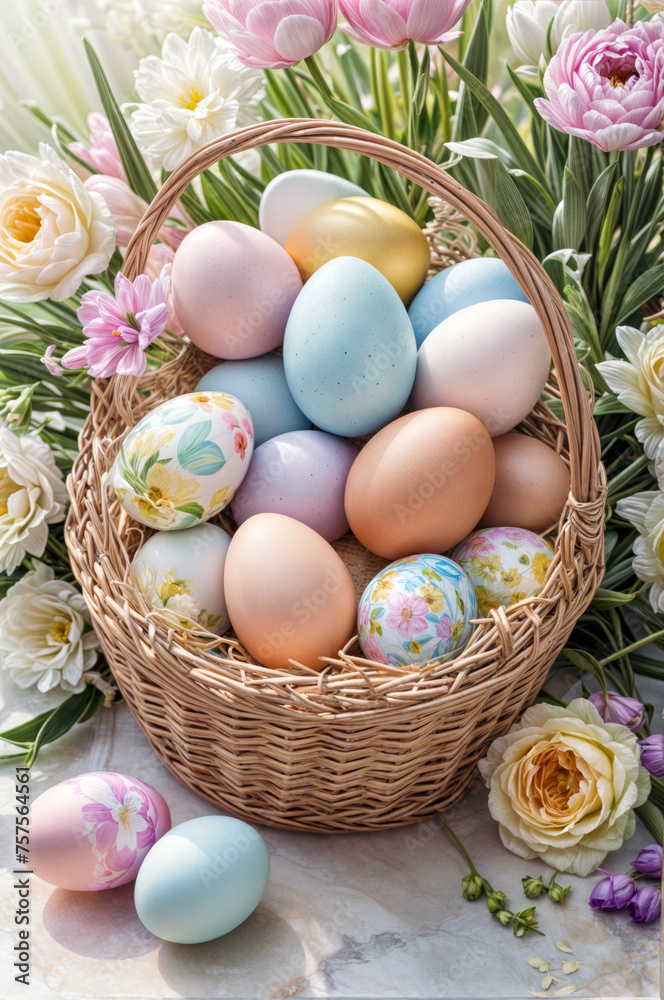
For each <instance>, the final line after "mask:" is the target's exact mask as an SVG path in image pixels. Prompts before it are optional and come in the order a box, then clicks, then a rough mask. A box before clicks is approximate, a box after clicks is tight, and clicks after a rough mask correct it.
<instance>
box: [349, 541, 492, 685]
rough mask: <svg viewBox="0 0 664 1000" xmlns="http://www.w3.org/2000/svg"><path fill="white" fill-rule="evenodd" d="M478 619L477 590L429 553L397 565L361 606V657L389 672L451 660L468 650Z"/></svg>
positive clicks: (371, 588) (371, 587)
mask: <svg viewBox="0 0 664 1000" xmlns="http://www.w3.org/2000/svg"><path fill="white" fill-rule="evenodd" d="M476 615H477V601H476V598H475V590H474V588H473V585H472V583H471V582H470V580H469V578H468V576H467V575H466V573H465V572H464V571H463V569H462V568H461V567H460V566H459V565H458V564H457V563H455V562H453V561H452V560H451V559H448V558H447V557H446V556H438V555H432V554H431V553H425V554H423V555H417V556H407V557H405V558H404V559H397V560H396V562H393V563H390V565H389V566H386V567H385V569H383V570H381V572H380V573H378V574H377V576H375V577H374V578H373V580H372V581H371V583H369V585H368V586H367V588H366V589H365V591H364V593H363V595H362V598H361V600H360V605H359V611H358V631H359V636H360V645H361V647H362V652H363V653H364V655H365V656H366V657H367V659H369V660H373V661H374V662H375V663H383V664H386V665H387V664H390V665H391V666H407V665H409V664H418V665H421V666H423V665H424V664H426V663H430V662H431V661H432V660H433V661H440V662H443V661H445V660H450V659H452V658H453V657H455V656H458V654H459V653H460V652H461V651H462V650H463V649H464V648H465V646H466V645H467V644H468V642H469V640H470V637H471V635H472V633H473V629H474V626H473V625H472V621H471V620H472V619H473V618H475V617H476Z"/></svg>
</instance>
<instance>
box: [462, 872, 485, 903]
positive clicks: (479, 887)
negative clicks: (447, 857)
mask: <svg viewBox="0 0 664 1000" xmlns="http://www.w3.org/2000/svg"><path fill="white" fill-rule="evenodd" d="M461 886H462V889H463V894H464V896H465V897H466V899H478V898H479V897H480V896H481V895H482V892H483V889H484V882H483V881H482V878H481V877H480V876H479V875H476V874H475V873H474V872H471V874H470V875H464V877H463V878H462V879H461Z"/></svg>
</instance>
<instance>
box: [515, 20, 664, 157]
mask: <svg viewBox="0 0 664 1000" xmlns="http://www.w3.org/2000/svg"><path fill="white" fill-rule="evenodd" d="M544 90H545V91H546V95H547V97H548V100H545V99H544V98H542V97H538V98H537V100H536V101H535V105H536V107H537V110H538V111H539V113H540V114H541V116H542V118H544V120H545V121H547V122H548V123H549V125H552V126H553V128H555V129H557V130H558V131H559V132H566V133H567V134H568V135H576V136H579V137H580V138H581V139H586V140H587V141H588V142H592V143H593V144H594V145H595V146H598V147H599V148H600V149H602V150H604V152H605V153H608V152H610V151H612V150H624V149H641V148H642V147H643V146H654V145H655V144H656V143H658V142H660V140H661V139H662V133H661V126H662V120H663V119H664V32H662V25H661V22H658V21H638V22H637V23H636V24H635V25H634V26H633V27H631V28H629V27H628V26H627V25H626V24H625V23H624V22H623V21H620V20H617V21H614V23H613V24H612V25H611V26H610V27H609V28H606V29H604V30H602V31H595V30H594V29H592V28H591V29H590V30H589V31H584V32H580V33H578V34H576V35H570V37H569V38H567V39H565V41H563V43H562V45H561V46H560V48H559V49H558V52H557V53H556V55H554V56H553V58H552V59H551V62H550V63H549V66H548V68H547V71H546V73H545V74H544Z"/></svg>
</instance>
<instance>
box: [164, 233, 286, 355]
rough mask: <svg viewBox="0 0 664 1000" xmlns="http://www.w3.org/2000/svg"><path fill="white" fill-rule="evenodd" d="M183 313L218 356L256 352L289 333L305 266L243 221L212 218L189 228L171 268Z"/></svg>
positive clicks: (190, 330)
mask: <svg viewBox="0 0 664 1000" xmlns="http://www.w3.org/2000/svg"><path fill="white" fill-rule="evenodd" d="M171 279H172V285H173V304H174V306H175V312H176V313H177V317H178V319H179V321H180V324H181V325H182V328H183V329H184V332H185V333H186V334H187V336H188V337H189V339H190V340H191V342H192V343H194V344H196V346H197V347H200V348H201V350H203V351H206V352H207V353H208V354H212V355H213V356H214V357H216V358H226V359H239V358H255V357H258V355H259V354H265V353H267V352H268V351H271V350H273V349H274V348H275V347H278V346H279V344H281V342H282V341H283V339H284V332H285V330H286V322H287V320H288V316H289V314H290V311H291V307H292V305H293V303H294V301H295V299H296V298H297V296H298V294H299V292H300V291H301V290H302V279H301V278H300V273H299V271H298V269H297V267H296V265H295V264H294V262H293V261H292V259H291V258H290V257H289V256H288V254H287V253H286V251H285V250H284V249H283V247H281V246H279V244H278V243H277V242H276V241H275V240H273V239H271V238H270V237H269V236H266V235H265V233H261V232H260V230H258V229H253V228H252V227H251V226H245V225H243V224H242V223H241V222H221V221H220V222H206V223H205V224H204V225H202V226H197V228H196V229H192V231H191V232H190V233H188V234H187V236H185V238H184V239H183V241H182V243H181V244H180V246H179V247H178V250H177V252H176V254H175V259H174V261H173V271H172V275H171Z"/></svg>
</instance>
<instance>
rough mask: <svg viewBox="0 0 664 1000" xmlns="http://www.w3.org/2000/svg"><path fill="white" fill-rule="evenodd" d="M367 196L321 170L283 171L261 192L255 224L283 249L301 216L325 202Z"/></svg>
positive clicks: (364, 192)
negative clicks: (256, 222)
mask: <svg viewBox="0 0 664 1000" xmlns="http://www.w3.org/2000/svg"><path fill="white" fill-rule="evenodd" d="M353 197H366V198H368V197H369V195H368V194H367V192H366V191H365V190H364V189H363V188H361V187H358V186H357V184H353V183H352V182H351V181H347V180H346V179H345V178H344V177H336V176H335V175H334V174H328V173H326V172H325V171H324V170H286V171H284V173H283V174H277V176H276V177H273V178H272V180H271V181H270V183H269V184H268V185H267V187H266V188H265V190H264V191H263V196H262V198H261V203H260V207H259V209H258V224H259V226H260V228H261V230H262V231H263V232H264V233H267V235H268V236H271V237H272V239H273V240H276V241H277V243H280V244H281V246H283V245H284V244H285V242H286V240H287V239H288V234H289V233H290V231H291V229H292V228H293V226H294V225H295V223H296V222H298V221H299V220H300V219H301V218H302V216H303V215H306V213H307V212H309V211H310V210H311V209H312V208H317V207H318V205H322V204H323V202H326V201H336V200H337V199H338V198H353Z"/></svg>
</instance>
